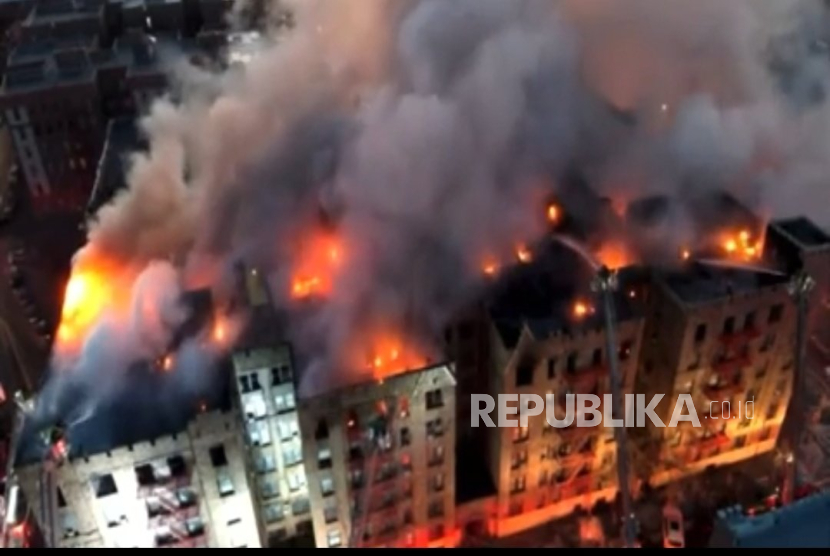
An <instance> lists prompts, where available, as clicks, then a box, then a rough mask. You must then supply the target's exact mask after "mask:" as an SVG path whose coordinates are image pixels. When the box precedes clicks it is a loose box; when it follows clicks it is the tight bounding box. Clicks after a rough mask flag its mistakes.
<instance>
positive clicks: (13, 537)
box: [0, 392, 68, 548]
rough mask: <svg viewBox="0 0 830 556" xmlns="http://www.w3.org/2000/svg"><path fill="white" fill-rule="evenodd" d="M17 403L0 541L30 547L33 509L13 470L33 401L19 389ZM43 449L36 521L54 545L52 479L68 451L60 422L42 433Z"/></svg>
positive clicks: (55, 501) (55, 498)
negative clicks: (38, 507) (44, 448)
mask: <svg viewBox="0 0 830 556" xmlns="http://www.w3.org/2000/svg"><path fill="white" fill-rule="evenodd" d="M14 402H15V404H16V405H17V411H16V412H15V418H14V426H13V429H12V436H11V442H10V444H9V456H8V461H7V462H6V470H5V472H6V475H5V476H6V498H5V500H4V508H3V509H4V512H3V521H2V525H1V527H2V528H1V529H0V531H2V533H1V534H0V541H2V547H3V548H31V542H32V537H33V531H32V529H31V527H30V523H31V518H32V511H31V506H30V504H29V502H28V501H27V500H26V499H25V495H24V493H23V490H22V488H21V485H20V480H19V477H18V476H17V473H16V472H15V461H16V455H17V450H18V448H19V446H20V439H21V436H22V433H23V426H24V424H25V422H26V417H27V416H28V415H30V414H31V413H32V410H33V408H34V403H33V401H32V400H26V399H24V397H23V395H22V393H20V392H17V393H15V396H14ZM41 439H43V441H44V443H45V445H46V448H47V449H46V450H45V453H44V456H43V460H42V465H41V469H40V476H39V478H38V483H39V484H38V491H39V496H40V504H39V506H40V515H39V516H38V524H39V526H40V528H41V533H42V536H43V542H44V543H45V545H46V547H47V548H54V547H55V546H56V538H55V532H56V531H57V527H56V522H55V516H56V515H57V507H58V489H57V483H56V481H55V471H56V470H57V468H58V467H60V465H61V464H62V463H63V461H64V460H65V458H66V455H67V454H68V447H67V444H66V440H65V437H64V431H63V428H62V427H61V426H59V425H56V426H53V427H49V428H47V429H46V430H44V431H43V432H42V433H41Z"/></svg>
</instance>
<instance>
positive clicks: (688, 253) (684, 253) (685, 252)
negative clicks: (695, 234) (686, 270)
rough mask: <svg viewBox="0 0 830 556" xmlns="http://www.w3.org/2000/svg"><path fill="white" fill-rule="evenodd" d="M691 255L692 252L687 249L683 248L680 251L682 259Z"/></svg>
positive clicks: (686, 258)
mask: <svg viewBox="0 0 830 556" xmlns="http://www.w3.org/2000/svg"><path fill="white" fill-rule="evenodd" d="M691 256H692V253H691V251H689V250H688V249H683V250H682V251H681V252H680V258H681V259H683V260H684V261H688V260H689V259H690V258H691Z"/></svg>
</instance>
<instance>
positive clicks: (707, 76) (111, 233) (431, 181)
mask: <svg viewBox="0 0 830 556" xmlns="http://www.w3.org/2000/svg"><path fill="white" fill-rule="evenodd" d="M288 7H289V8H291V9H293V11H294V20H295V22H296V24H295V27H294V28H293V29H292V30H290V31H285V30H281V31H279V33H277V31H274V36H271V37H268V38H269V40H267V41H265V43H264V46H263V47H262V49H261V50H260V51H259V52H258V53H257V56H256V57H255V58H254V59H253V60H252V61H250V63H248V64H247V65H246V66H245V67H244V68H239V67H234V68H231V69H229V70H228V71H226V72H222V73H210V72H207V71H205V70H199V69H197V68H190V69H189V70H188V71H179V72H177V73H176V74H175V75H173V78H174V79H176V83H175V86H176V88H177V89H178V90H179V92H180V93H181V94H180V95H177V97H178V98H180V101H179V102H178V103H175V104H174V103H173V102H172V101H170V100H168V99H162V100H159V101H158V102H156V103H155V105H154V106H153V108H152V111H151V113H150V114H148V115H147V117H146V118H145V119H144V129H145V131H146V133H147V135H148V137H149V139H150V150H149V152H148V153H146V154H141V155H136V157H135V160H134V164H133V165H132V169H131V171H130V175H129V184H130V187H129V189H128V190H127V191H125V192H124V193H122V194H121V195H119V196H118V197H117V198H116V199H115V200H114V202H113V203H112V204H110V205H109V206H107V207H105V208H103V209H102V210H101V211H100V213H99V214H98V215H97V217H96V218H95V221H94V222H93V223H92V225H91V228H90V232H89V242H90V243H91V244H92V245H94V246H96V249H97V250H98V251H99V252H102V253H105V254H106V256H107V257H108V258H111V259H113V260H119V261H126V262H128V263H129V264H131V265H137V266H138V267H143V266H145V265H147V264H149V263H151V262H152V261H154V260H157V259H167V258H169V257H170V256H173V257H174V258H175V259H176V260H183V261H185V265H184V271H183V280H184V282H185V283H189V281H193V280H198V281H200V282H202V283H214V284H215V283H218V282H219V281H221V280H224V278H225V277H226V276H227V271H228V269H229V268H230V267H231V266H232V264H233V262H234V261H236V260H238V259H240V258H241V259H244V260H246V261H249V262H251V263H252V264H255V265H256V266H257V268H259V269H262V271H263V272H267V274H268V276H269V280H270V285H271V287H272V289H273V291H274V292H275V293H276V294H277V297H278V298H279V302H280V303H281V304H283V305H284V306H286V307H289V308H291V309H292V311H293V316H294V318H293V320H292V323H291V331H292V335H293V340H294V342H295V343H296V345H297V346H298V348H299V351H301V352H305V353H306V354H307V355H308V356H309V358H308V360H307V367H306V368H305V369H304V371H305V373H304V374H305V377H304V383H303V387H304V389H305V390H306V392H312V391H315V390H317V389H319V388H321V387H324V386H326V385H328V384H330V383H333V382H335V381H336V380H338V379H337V377H338V376H339V375H338V373H341V374H342V373H348V372H350V369H349V368H350V367H352V366H353V365H354V364H355V357H358V358H359V356H354V353H355V352H359V351H360V350H371V349H372V347H371V345H363V344H366V343H368V344H371V340H366V338H365V337H366V335H367V334H370V331H377V330H382V331H395V333H398V334H401V335H403V336H405V337H406V338H407V340H406V341H411V342H414V343H416V344H418V346H417V350H423V351H429V346H430V345H432V340H433V339H434V338H433V337H434V336H435V335H436V334H437V333H438V332H439V331H440V330H441V327H442V326H443V325H444V324H446V322H447V319H448V318H449V316H450V315H451V314H452V312H453V311H454V310H455V309H457V308H458V307H459V306H461V305H463V304H464V303H465V302H467V301H469V300H470V299H471V298H472V297H474V296H475V295H476V294H477V293H478V291H479V284H480V283H481V278H480V273H481V272H480V269H481V264H482V260H483V258H485V257H490V256H492V257H495V258H497V259H499V260H507V259H509V258H510V257H515V255H513V253H514V251H515V249H516V245H517V244H520V243H527V242H532V241H533V240H534V239H535V238H538V237H539V236H540V235H541V234H542V233H543V231H544V229H545V227H544V226H545V222H544V213H543V211H541V210H540V203H541V202H543V201H542V199H544V196H545V195H547V194H548V193H549V192H550V190H551V188H555V187H556V186H557V184H559V183H560V182H561V179H562V176H563V175H564V174H565V173H566V172H567V171H568V170H569V169H572V168H578V169H579V171H580V172H581V173H583V174H584V175H586V176H588V177H589V179H590V181H591V183H592V185H593V187H595V188H597V189H598V190H599V191H600V192H601V193H602V194H604V195H608V196H609V197H611V198H613V199H623V200H628V199H632V198H634V197H636V196H639V195H644V194H650V193H669V194H672V195H676V194H679V193H689V192H696V191H703V190H706V189H718V188H725V189H729V190H732V191H733V192H734V193H735V194H736V195H737V196H739V197H740V198H741V199H743V200H745V201H746V202H748V203H749V204H750V205H751V206H753V207H754V208H756V209H763V210H764V211H765V213H767V214H769V215H774V216H786V215H791V214H793V213H806V214H807V215H809V216H811V217H814V218H816V219H818V220H819V222H820V223H827V221H828V214H827V211H826V208H825V207H824V206H823V205H824V204H826V203H817V202H816V200H817V199H827V198H828V196H827V192H826V185H825V176H827V175H828V171H830V168H828V161H830V156H828V153H827V152H826V151H827V149H828V145H830V140H828V139H830V137H828V134H830V120H828V118H830V106H828V103H827V101H826V90H827V83H828V80H827V78H828V76H829V75H830V72H828V61H830V58H828V52H827V44H828V43H827V42H825V41H826V39H825V38H824V36H823V35H822V34H823V33H826V31H825V29H828V28H830V27H828V26H827V25H820V24H818V22H821V21H825V22H826V19H827V14H826V12H825V9H824V7H823V5H822V4H821V3H819V2H818V1H795V0H787V1H781V0H763V1H761V0H730V1H728V2H724V1H723V0H625V1H622V0H561V1H559V2H552V1H549V0H514V1H511V2H504V1H503V0H453V1H452V2H448V1H445V0H410V1H406V0H397V1H396V0H361V1H360V2H357V3H352V2H333V1H330V0H319V1H315V0H303V1H299V2H296V3H290V4H289V6H288ZM321 226H322V227H323V228H324V229H325V230H328V229H329V228H332V227H333V229H334V230H335V232H334V233H335V234H336V236H337V238H338V241H340V242H341V243H342V246H343V251H344V261H345V262H344V264H343V265H341V266H338V267H337V269H336V270H334V271H332V273H333V278H332V280H331V284H330V287H328V288H327V290H328V291H327V292H326V295H325V296H323V297H322V299H318V300H316V301H315V302H313V303H312V302H307V301H304V302H298V301H296V300H292V299H291V295H290V292H291V279H292V276H294V274H295V273H296V271H297V267H298V265H300V262H299V261H301V260H302V259H303V251H304V249H305V248H306V246H307V243H308V241H311V240H310V238H311V237H312V236H313V234H316V233H318V232H319V231H320V228H321ZM680 227H681V228H683V226H680ZM683 233H687V232H683ZM678 241H679V239H678ZM675 252H676V251H675ZM139 289H140V288H139ZM128 337H130V338H134V337H135V335H134V334H130V335H128ZM92 344H94V342H92V341H90V347H89V348H88V349H87V350H86V351H85V357H87V358H97V357H99V354H98V350H97V349H96V348H95V347H94V346H92ZM356 346H357V347H356ZM312 355H313V356H312ZM100 357H107V356H103V355H100ZM109 357H117V356H115V355H109ZM82 366H83V365H82ZM99 368H101V370H100V371H99V372H101V373H104V372H105V371H104V370H103V368H102V366H99ZM106 372H111V371H106ZM104 380H115V379H112V378H109V379H104Z"/></svg>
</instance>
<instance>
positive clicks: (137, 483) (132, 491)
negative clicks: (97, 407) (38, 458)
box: [19, 413, 259, 548]
mask: <svg viewBox="0 0 830 556" xmlns="http://www.w3.org/2000/svg"><path fill="white" fill-rule="evenodd" d="M237 422H238V418H237V417H236V416H235V415H234V414H222V413H206V414H202V415H200V416H198V417H197V418H196V419H195V420H194V421H193V422H192V423H191V425H190V426H189V427H188V430H187V431H186V432H185V433H184V434H180V435H175V436H167V437H162V438H159V439H156V440H154V441H152V442H144V443H140V444H135V445H132V446H127V447H124V448H119V449H117V450H113V451H111V452H107V453H104V454H98V455H94V456H90V457H87V458H79V459H73V460H71V461H67V462H65V463H64V464H63V465H61V466H60V467H58V468H57V469H55V470H54V471H53V472H52V473H51V474H50V473H48V472H47V473H44V472H42V469H43V466H42V465H40V464H37V465H32V466H29V467H26V468H23V469H21V470H19V477H20V483H21V486H22V488H23V489H24V492H25V493H26V496H27V499H28V500H29V503H30V504H31V506H32V509H33V511H34V513H35V515H43V514H42V512H41V505H42V502H41V500H42V494H43V493H42V492H41V486H40V485H41V484H42V483H43V481H44V479H45V478H47V477H51V478H52V479H53V480H54V484H55V485H56V486H57V489H58V503H57V515H56V516H55V524H56V528H57V530H56V531H55V534H54V536H55V539H56V541H57V546H58V547H59V548H79V547H90V548H99V547H108V548H109V547H111V548H133V547H139V548H155V547H156V546H159V545H161V544H166V545H167V546H179V547H223V548H233V547H241V546H247V547H250V548H255V547H259V537H258V534H257V529H256V521H255V518H254V515H253V510H252V505H251V502H250V493H249V492H248V489H247V481H246V477H245V466H244V461H243V460H242V451H241V449H242V445H241V443H240V441H239V437H240V435H239V431H238V427H237V425H236V423H237ZM219 447H222V448H223V451H224V454H225V459H226V461H225V463H224V464H223V465H221V466H219V467H217V466H215V465H214V464H213V462H212V461H211V458H210V456H209V453H210V451H211V450H215V449H217V448H219ZM149 469H152V470H153V472H152V473H153V475H152V476H153V477H154V481H153V482H152V484H151V483H150V482H148V480H147V477H148V475H147V472H148V470H149ZM219 478H222V479H223V481H229V482H231V483H232V484H233V485H234V487H235V490H234V491H233V492H231V493H227V492H226V493H224V494H222V493H220V492H219V488H218V484H217V482H218V479H219ZM166 534H167V535H169V537H168V538H167V542H166V543H165V542H162V540H161V539H162V537H165V535H166Z"/></svg>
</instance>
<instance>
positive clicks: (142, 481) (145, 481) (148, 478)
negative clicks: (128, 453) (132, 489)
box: [135, 463, 156, 486]
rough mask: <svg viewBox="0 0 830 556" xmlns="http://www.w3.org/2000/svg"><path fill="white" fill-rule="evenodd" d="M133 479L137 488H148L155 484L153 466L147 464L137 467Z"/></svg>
mask: <svg viewBox="0 0 830 556" xmlns="http://www.w3.org/2000/svg"><path fill="white" fill-rule="evenodd" d="M135 478H136V480H137V481H138V485H139V486H149V485H152V484H153V483H155V482H156V474H155V472H154V471H153V466H152V465H150V464H149V463H145V464H144V465H139V466H138V467H136V468H135Z"/></svg>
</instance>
